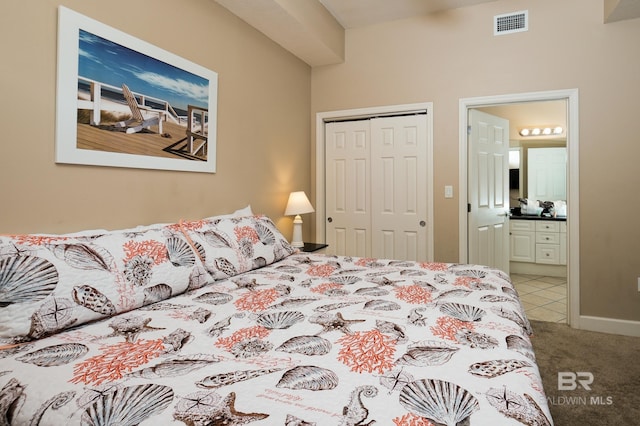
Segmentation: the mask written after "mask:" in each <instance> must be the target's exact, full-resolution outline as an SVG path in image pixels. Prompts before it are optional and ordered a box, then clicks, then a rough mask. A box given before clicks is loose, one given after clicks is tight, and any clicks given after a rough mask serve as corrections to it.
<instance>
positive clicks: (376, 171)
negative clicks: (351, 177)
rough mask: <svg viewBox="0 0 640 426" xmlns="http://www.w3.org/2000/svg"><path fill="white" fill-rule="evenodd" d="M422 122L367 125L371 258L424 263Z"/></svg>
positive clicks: (404, 119) (389, 120) (411, 118)
mask: <svg viewBox="0 0 640 426" xmlns="http://www.w3.org/2000/svg"><path fill="white" fill-rule="evenodd" d="M426 132H427V116H426V114H416V115H407V116H400V117H384V118H375V119H372V120H371V188H372V191H373V194H372V196H371V238H372V256H373V257H377V258H386V259H403V260H416V261H426V260H427V226H426V225H427V220H428V219H430V218H427V197H426V195H427V188H428V187H429V183H428V179H427V161H426V158H427V143H426V141H427V135H426Z"/></svg>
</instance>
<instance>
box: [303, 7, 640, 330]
mask: <svg viewBox="0 0 640 426" xmlns="http://www.w3.org/2000/svg"><path fill="white" fill-rule="evenodd" d="M525 9H527V10H529V19H530V22H529V31H528V32H523V33H517V34H512V35H503V36H499V37H494V36H493V29H492V22H493V16H494V15H497V14H502V13H508V12H515V11H519V10H525ZM638 40H640V20H639V19H635V20H628V21H621V22H616V23H611V24H606V25H605V24H603V2H602V0H538V1H535V2H532V1H525V0H498V1H495V2H490V3H486V4H482V5H478V6H473V7H468V8H463V9H457V10H453V11H450V12H447V13H441V14H438V15H433V16H429V17H422V18H415V19H407V20H402V21H396V22H392V23H386V24H380V25H375V26H370V27H366V28H361V29H354V30H348V31H347V34H346V60H345V63H343V64H339V65H330V66H325V67H317V68H314V69H313V70H312V107H311V112H312V117H315V113H317V112H323V111H332V110H342V109H350V108H361V107H371V106H378V105H392V104H406V103H413V102H433V108H434V133H433V135H434V164H435V166H434V167H435V182H434V194H435V200H434V202H435V218H434V219H435V258H436V260H438V261H458V198H457V191H456V197H455V198H454V199H445V198H444V197H443V188H444V185H448V184H452V185H454V186H455V187H456V188H458V187H459V186H458V172H459V170H458V161H459V160H458V143H459V135H458V119H459V118H458V105H459V100H460V99H461V98H470V97H478V96H492V95H502V94H511V93H526V92H536V91H549V90H558V89H574V88H577V89H579V97H580V105H579V112H580V128H579V132H580V139H579V145H580V146H579V150H580V157H579V158H580V176H579V182H580V260H581V264H580V289H581V298H580V313H581V314H582V315H588V316H597V317H608V318H617V319H626V320H636V321H637V320H640V293H639V292H638V289H637V277H638V276H640V226H639V225H638V220H637V219H636V217H635V216H636V212H638V211H640V197H638V196H637V193H638V190H637V188H638V186H639V185H640V173H639V172H638V170H639V169H638V166H637V163H638V159H639V158H640V140H639V137H638V135H637V131H636V130H635V127H636V126H635V124H636V122H637V121H638V120H637V111H638V107H637V105H636V103H637V101H638V99H640V77H639V76H640V49H638V46H637V41H638ZM313 131H314V132H315V129H313ZM313 143H314V148H313V150H312V155H313V153H314V152H315V141H314V142H313ZM314 161H315V159H312V164H314Z"/></svg>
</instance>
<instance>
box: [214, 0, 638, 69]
mask: <svg viewBox="0 0 640 426" xmlns="http://www.w3.org/2000/svg"><path fill="white" fill-rule="evenodd" d="M214 1H216V2H217V3H219V4H220V5H222V6H224V7H225V8H227V9H228V10H230V11H231V12H232V13H234V14H235V15H236V16H238V17H239V18H240V19H242V20H244V21H245V22H247V23H248V24H249V25H251V26H253V27H254V28H256V29H257V30H259V31H261V32H262V33H264V34H265V35H266V36H267V37H269V38H270V39H272V40H273V41H275V42H276V43H278V44H279V45H281V46H282V47H284V48H285V49H287V50H288V51H290V52H291V53H293V54H294V55H296V56H297V57H298V58H300V59H301V60H303V61H304V62H306V63H307V64H309V65H310V66H312V67H314V66H322V65H329V64H336V63H340V62H343V61H344V36H345V29H352V28H358V27H364V26H368V25H374V24H379V23H382V22H385V21H394V20H398V19H404V18H409V17H412V16H423V15H426V14H429V13H434V12H438V11H443V10H447V9H458V8H461V7H468V6H473V5H477V4H480V3H490V2H493V1H496V0H294V1H288V2H286V1H282V0H214ZM602 3H603V23H609V22H615V21H622V20H626V19H634V18H640V0H602Z"/></svg>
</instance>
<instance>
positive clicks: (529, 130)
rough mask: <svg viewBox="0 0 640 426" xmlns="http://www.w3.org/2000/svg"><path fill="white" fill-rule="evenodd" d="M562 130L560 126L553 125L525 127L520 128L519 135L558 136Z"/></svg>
mask: <svg viewBox="0 0 640 426" xmlns="http://www.w3.org/2000/svg"><path fill="white" fill-rule="evenodd" d="M562 132H564V129H563V128H562V126H555V127H525V128H524V129H521V130H520V132H519V133H520V136H524V137H527V136H558V135H561V134H562Z"/></svg>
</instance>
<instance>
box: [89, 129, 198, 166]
mask: <svg viewBox="0 0 640 426" xmlns="http://www.w3.org/2000/svg"><path fill="white" fill-rule="evenodd" d="M157 131H158V129H157V127H155V126H154V127H151V130H147V129H145V130H143V131H141V132H138V133H133V134H127V133H124V132H121V131H117V130H114V129H112V128H111V126H109V125H104V126H91V125H89V124H81V123H78V133H77V148H78V149H89V150H95V151H105V152H118V153H124V154H135V155H146V156H152V157H163V158H183V159H189V160H194V161H206V160H207V152H206V148H205V149H204V151H205V152H204V153H202V152H198V153H197V155H192V154H191V153H190V152H189V148H188V146H187V145H188V140H187V134H186V127H184V126H180V125H177V124H175V123H171V122H163V123H162V131H163V133H162V134H158V132H157Z"/></svg>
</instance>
